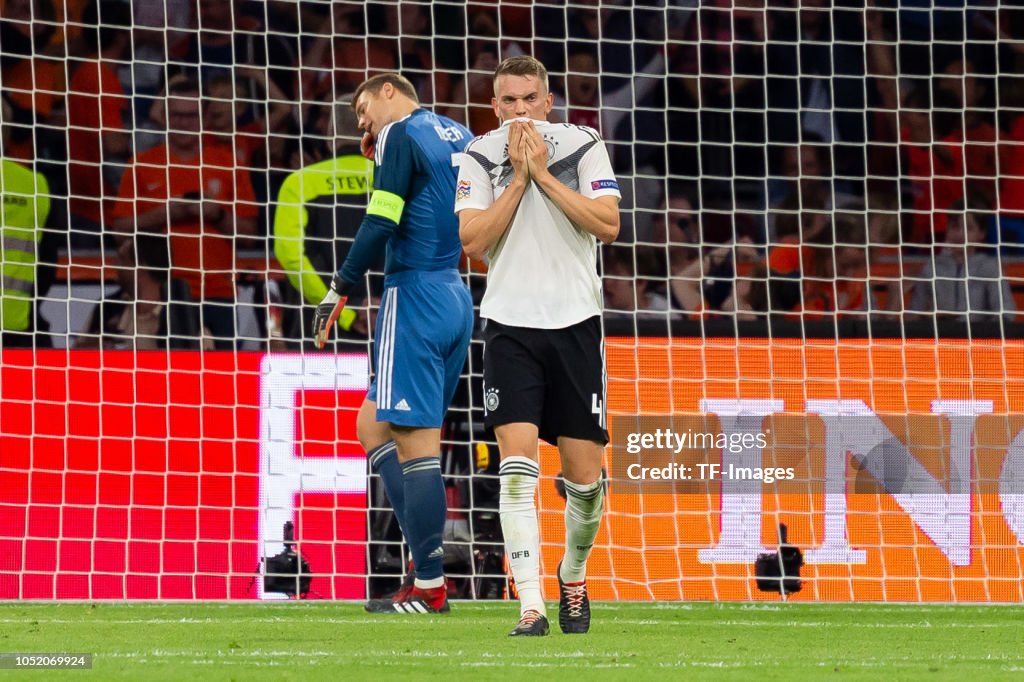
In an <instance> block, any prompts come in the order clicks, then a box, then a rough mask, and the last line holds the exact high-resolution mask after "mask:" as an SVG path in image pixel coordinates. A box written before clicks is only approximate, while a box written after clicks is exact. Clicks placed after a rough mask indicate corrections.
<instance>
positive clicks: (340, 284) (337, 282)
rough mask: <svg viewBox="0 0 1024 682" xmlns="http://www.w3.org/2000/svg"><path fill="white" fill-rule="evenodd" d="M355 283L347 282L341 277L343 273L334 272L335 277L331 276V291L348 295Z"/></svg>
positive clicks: (340, 294)
mask: <svg viewBox="0 0 1024 682" xmlns="http://www.w3.org/2000/svg"><path fill="white" fill-rule="evenodd" d="M354 286H355V285H354V284H352V282H346V281H345V280H343V279H342V278H341V273H339V272H336V273H334V277H332V278H331V291H333V292H334V293H336V294H337V295H338V296H348V294H349V292H350V291H352V287H354Z"/></svg>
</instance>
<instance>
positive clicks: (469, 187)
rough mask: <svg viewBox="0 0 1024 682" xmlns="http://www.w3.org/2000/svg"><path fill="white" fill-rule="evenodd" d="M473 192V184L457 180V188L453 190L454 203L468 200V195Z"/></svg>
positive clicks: (468, 181)
mask: <svg viewBox="0 0 1024 682" xmlns="http://www.w3.org/2000/svg"><path fill="white" fill-rule="evenodd" d="M472 192H473V183H472V182H471V181H470V180H459V184H458V186H457V187H456V188H455V201H462V200H463V199H468V198H469V195H470V194H471V193H472Z"/></svg>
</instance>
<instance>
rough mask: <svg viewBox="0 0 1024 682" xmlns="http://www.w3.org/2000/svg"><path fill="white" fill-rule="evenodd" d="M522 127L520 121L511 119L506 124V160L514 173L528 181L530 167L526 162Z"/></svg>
mask: <svg viewBox="0 0 1024 682" xmlns="http://www.w3.org/2000/svg"><path fill="white" fill-rule="evenodd" d="M524 127H525V124H524V123H523V122H522V121H512V123H510V124H509V126H508V160H509V161H510V162H511V163H512V170H514V171H515V172H516V175H517V176H518V177H521V178H523V180H527V181H529V179H530V169H529V167H528V166H527V163H526V154H527V151H526V147H525V146H524V144H523V137H524V136H523V129H524Z"/></svg>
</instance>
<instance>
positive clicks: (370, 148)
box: [359, 133, 377, 161]
mask: <svg viewBox="0 0 1024 682" xmlns="http://www.w3.org/2000/svg"><path fill="white" fill-rule="evenodd" d="M359 151H360V152H361V153H362V155H363V156H365V157H366V158H368V159H369V160H370V161H373V160H374V159H375V155H376V154H377V139H376V138H375V137H374V136H373V135H371V134H370V133H364V134H363V138H362V139H361V140H359Z"/></svg>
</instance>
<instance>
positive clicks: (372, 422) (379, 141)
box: [313, 73, 473, 613]
mask: <svg viewBox="0 0 1024 682" xmlns="http://www.w3.org/2000/svg"><path fill="white" fill-rule="evenodd" d="M352 106H353V108H354V109H355V112H356V115H357V116H358V119H359V127H360V129H362V130H363V131H364V133H365V134H364V138H363V149H364V153H367V154H369V153H370V152H372V153H373V156H374V164H375V166H374V174H373V193H372V194H371V196H370V203H369V205H368V206H367V209H366V216H365V217H364V218H363V221H362V224H361V225H360V226H359V231H358V232H357V233H356V237H355V241H354V243H353V244H352V248H351V250H350V251H349V254H348V256H347V257H346V259H345V262H344V264H342V266H341V269H340V270H339V271H338V272H337V273H335V275H334V277H333V278H332V280H331V287H330V290H329V291H328V292H327V295H326V296H325V297H324V300H323V301H322V302H321V303H320V305H319V306H317V310H316V314H315V316H314V321H313V333H314V335H315V338H316V344H317V346H318V347H321V348H322V347H323V344H324V343H325V341H326V340H327V337H328V336H329V334H330V330H331V327H332V326H334V324H335V322H336V320H337V319H338V316H339V315H340V313H341V311H342V310H343V309H344V307H345V303H346V302H347V296H348V293H349V292H350V291H351V290H352V289H354V288H355V286H356V284H357V283H359V282H361V281H363V278H364V277H365V275H366V272H367V270H368V269H369V268H370V266H371V264H372V263H373V262H374V261H375V260H376V258H377V257H378V255H379V254H380V252H381V251H382V250H385V249H386V257H385V266H384V274H385V279H384V294H383V296H382V298H381V308H380V312H379V314H378V316H377V325H376V331H375V334H374V349H373V354H372V358H373V360H372V361H373V366H374V376H373V379H372V381H371V383H370V390H369V392H368V393H367V395H366V400H365V401H364V402H363V404H362V407H361V408H360V410H359V416H358V417H357V421H356V432H357V434H358V437H359V441H360V443H361V444H362V446H363V447H364V448H365V449H366V453H367V457H368V459H369V461H370V466H371V468H372V469H373V470H374V471H376V472H377V473H378V474H379V475H380V477H381V479H382V481H383V482H384V489H385V490H386V492H387V496H388V500H389V501H390V503H391V505H392V507H394V510H395V516H396V517H397V519H398V523H399V526H400V527H401V529H402V533H403V535H404V536H405V539H406V542H408V544H409V547H410V549H411V551H412V558H413V565H414V567H415V580H414V581H413V582H412V583H411V584H406V585H404V586H403V588H402V589H401V590H399V591H398V593H396V594H395V595H394V596H393V597H392V598H391V599H377V600H371V601H369V602H368V603H367V604H366V610H367V611H370V612H387V613H396V612H397V613H443V612H446V611H448V610H449V607H448V599H447V591H446V587H445V579H444V550H443V547H442V536H443V533H444V524H445V517H446V515H447V501H446V497H445V489H444V482H443V480H442V478H441V467H440V453H441V424H442V421H443V420H444V416H445V412H446V411H447V410H448V406H449V404H450V403H451V401H452V397H453V395H454V393H455V388H456V385H457V383H458V380H459V375H460V374H461V372H462V367H463V365H464V363H465V359H466V353H467V350H468V348H469V340H470V336H471V335H472V330H473V302H472V299H471V297H470V294H469V289H468V288H467V286H466V284H465V283H464V282H463V280H462V278H461V276H460V275H459V272H458V264H459V258H460V255H461V253H462V245H461V242H460V241H459V223H458V218H456V216H455V214H454V213H453V211H452V206H453V205H454V204H455V185H456V169H455V168H454V167H453V166H452V155H453V154H455V153H459V152H461V151H462V150H463V149H464V148H465V146H466V144H467V143H468V142H469V141H470V139H471V138H472V135H471V134H470V133H469V131H468V130H466V128H464V127H463V126H462V125H460V124H458V123H456V122H455V121H452V120H451V119H448V118H445V117H443V116H438V115H436V114H434V113H432V112H430V111H428V110H426V109H424V108H421V107H420V105H419V100H418V98H417V96H416V90H415V88H414V87H413V85H412V83H410V82H409V80H408V79H406V78H405V77H404V76H401V75H399V74H397V73H384V74H380V75H377V76H373V77H372V78H369V79H368V80H366V81H365V82H363V83H362V85H360V86H359V87H358V88H357V89H356V92H355V95H354V98H353V101H352Z"/></svg>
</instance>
